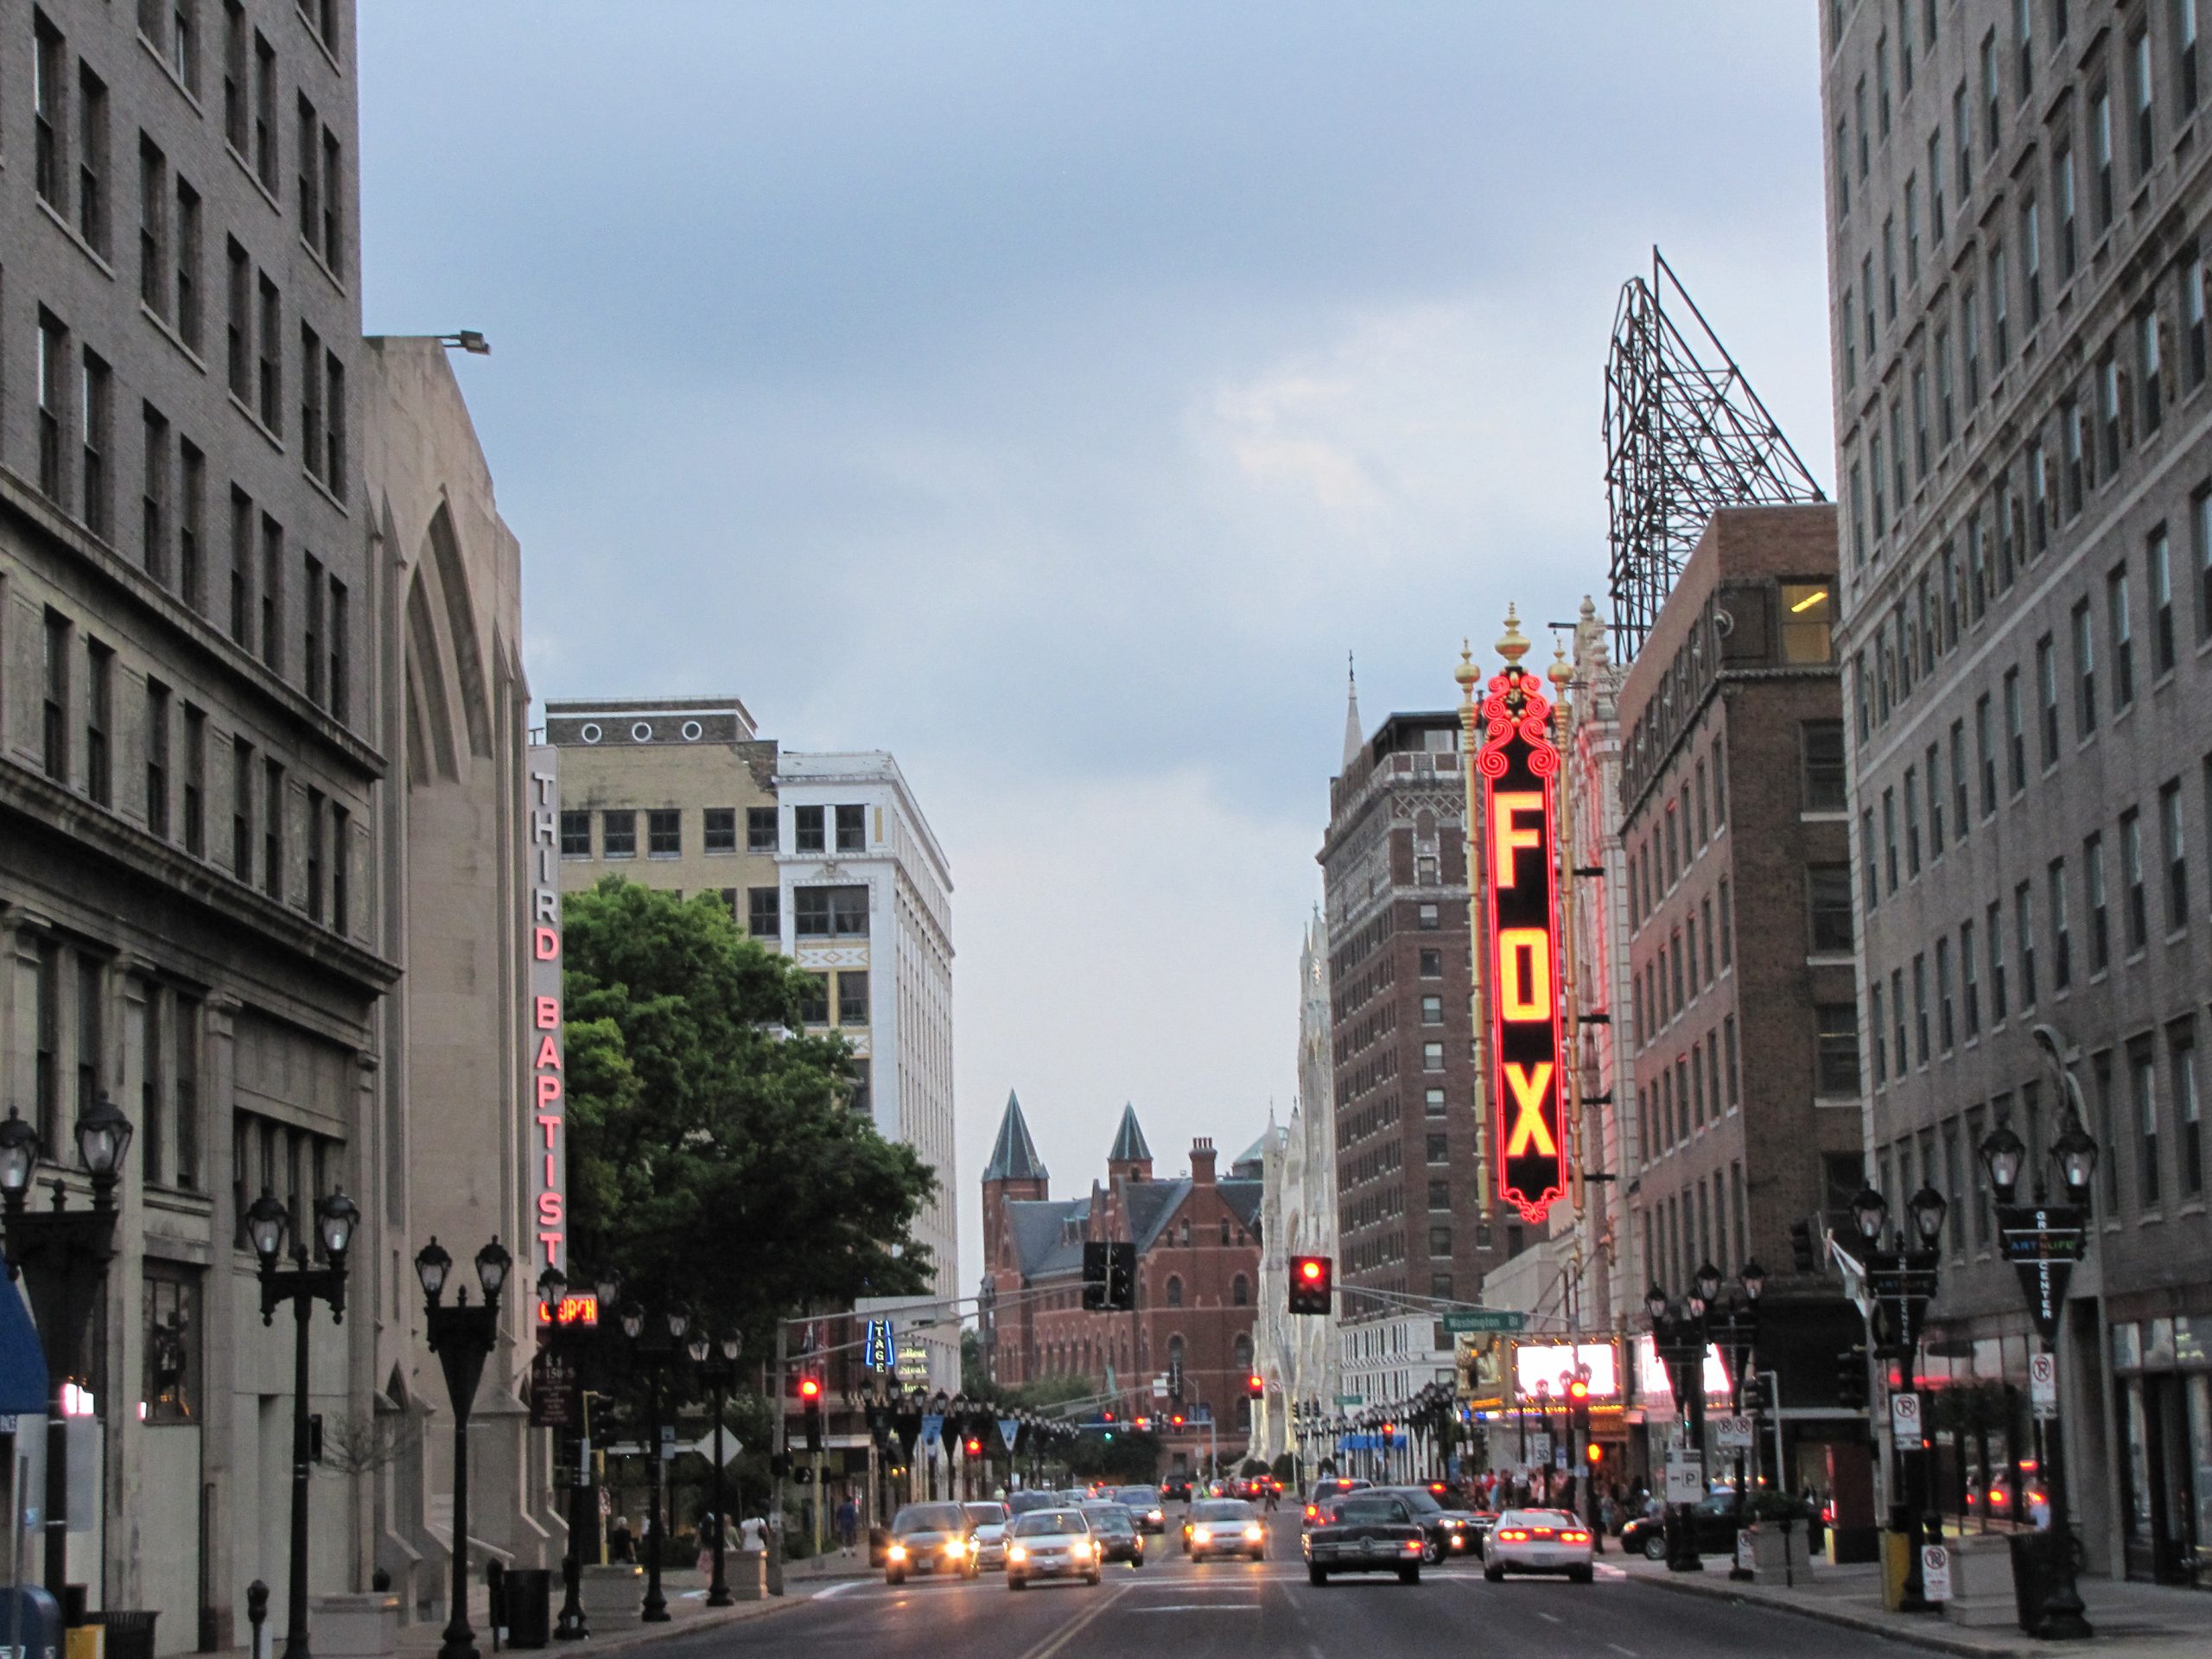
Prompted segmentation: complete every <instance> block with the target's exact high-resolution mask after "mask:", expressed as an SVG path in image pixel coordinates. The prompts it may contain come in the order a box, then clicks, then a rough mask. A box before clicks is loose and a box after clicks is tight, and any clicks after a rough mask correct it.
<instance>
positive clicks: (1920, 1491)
mask: <svg viewBox="0 0 2212 1659" xmlns="http://www.w3.org/2000/svg"><path fill="white" fill-rule="evenodd" d="M1949 1207H1950V1206H1949V1205H1948V1203H1947V1202H1946V1201H1945V1199H1944V1198H1943V1195H1942V1193H1940V1192H1937V1191H1936V1189H1935V1188H1934V1187H1933V1186H1930V1185H1926V1184H1925V1183H1923V1185H1922V1186H1921V1188H1920V1190H1919V1191H1918V1192H1915V1193H1914V1194H1913V1195H1912V1196H1911V1197H1910V1198H1907V1199H1906V1200H1905V1210H1906V1212H1907V1213H1908V1215H1909V1216H1910V1218H1911V1224H1912V1231H1913V1233H1914V1235H1915V1236H1916V1239H1917V1242H1918V1243H1919V1246H1920V1248H1919V1249H1910V1248H1905V1247H1906V1246H1907V1245H1908V1244H1909V1243H1910V1241H1909V1240H1907V1239H1906V1238H1905V1236H1904V1228H1903V1227H1902V1226H1899V1227H1897V1228H1895V1229H1894V1230H1892V1229H1891V1225H1890V1204H1889V1200H1888V1199H1887V1198H1884V1197H1883V1196H1882V1195H1881V1194H1880V1193H1878V1192H1875V1191H1874V1190H1873V1189H1872V1187H1868V1188H1866V1189H1865V1190H1863V1191H1862V1192H1860V1193H1859V1196H1858V1197H1857V1198H1853V1200H1852V1201H1851V1213H1852V1220H1853V1224H1855V1225H1856V1226H1857V1228H1858V1230H1859V1240H1860V1242H1861V1243H1863V1244H1864V1245H1865V1246H1866V1252H1865V1261H1866V1288H1867V1295H1868V1313H1867V1334H1868V1336H1869V1338H1871V1342H1870V1344H1869V1345H1870V1346H1871V1348H1872V1351H1873V1352H1874V1354H1875V1355H1876V1356H1877V1357H1880V1358H1884V1359H1891V1360H1895V1361H1897V1363H1898V1364H1899V1366H1900V1367H1901V1368H1902V1371H1903V1376H1904V1384H1903V1387H1904V1391H1910V1390H1911V1389H1913V1387H1914V1381H1913V1379H1914V1376H1915V1373H1916V1371H1917V1370H1918V1368H1919V1354H1920V1337H1921V1332H1922V1329H1923V1327H1924V1326H1925V1325H1926V1324H1927V1322H1928V1309H1929V1305H1930V1304H1931V1303H1933V1302H1934V1301H1935V1300H1936V1290H1937V1278H1938V1272H1939V1269H1940V1268H1942V1249H1941V1245H1942V1239H1943V1217H1944V1215H1945V1214H1946V1213H1947V1212H1948V1210H1949ZM1885 1231H1890V1232H1891V1241H1890V1246H1891V1247H1890V1248H1889V1249H1883V1248H1882V1244H1883V1235H1884V1233H1885ZM1896 1421H1897V1419H1896V1412H1895V1410H1894V1408H1892V1410H1891V1434H1890V1452H1891V1457H1890V1471H1891V1497H1890V1529H1891V1531H1892V1532H1902V1533H1904V1535H1905V1570H1904V1594H1903V1595H1902V1597H1901V1598H1900V1599H1899V1600H1898V1603H1897V1605H1898V1608H1899V1610H1900V1611H1904V1612H1909V1613H1924V1612H1936V1611H1941V1608H1940V1606H1939V1605H1938V1604H1936V1603H1935V1602H1931V1601H1929V1599H1927V1597H1926V1595H1925V1593H1924V1589H1925V1584H1924V1581H1923V1579H1922V1577H1921V1572H1920V1552H1921V1549H1922V1547H1923V1545H1924V1544H1925V1543H1926V1541H1927V1540H1928V1538H1929V1535H1931V1534H1932V1535H1934V1536H1936V1537H1937V1538H1941V1537H1942V1530H1943V1522H1942V1516H1937V1515H1931V1514H1929V1513H1927V1512H1926V1511H1927V1508H1928V1504H1929V1499H1930V1497H1931V1496H1932V1494H1933V1491H1934V1485H1935V1483H1934V1482H1933V1481H1931V1480H1929V1478H1928V1468H1927V1459H1926V1456H1925V1454H1924V1448H1923V1447H1922V1446H1905V1445H1904V1444H1903V1443H1902V1442H1901V1441H1899V1440H1898V1439H1897V1433H1896V1428H1895V1423H1896ZM1908 1457H1909V1458H1910V1464H1908V1462H1907V1461H1906V1460H1907V1459H1908ZM1908 1470H1910V1473H1911V1478H1910V1480H1908V1478H1907V1472H1908Z"/></svg>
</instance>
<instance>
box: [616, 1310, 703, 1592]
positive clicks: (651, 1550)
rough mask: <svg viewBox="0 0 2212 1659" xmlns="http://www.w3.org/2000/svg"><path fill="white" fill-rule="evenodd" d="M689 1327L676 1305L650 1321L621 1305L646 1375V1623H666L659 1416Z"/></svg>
mask: <svg viewBox="0 0 2212 1659" xmlns="http://www.w3.org/2000/svg"><path fill="white" fill-rule="evenodd" d="M690 1325H691V1315H690V1312H689V1311H688V1310H687V1309H685V1308H684V1307H683V1306H680V1305H679V1306H674V1307H671V1308H670V1309H669V1310H668V1312H667V1313H666V1314H665V1315H664V1317H663V1319H662V1320H660V1321H649V1320H648V1319H646V1317H645V1309H644V1308H643V1307H642V1306H639V1304H638V1303H636V1302H634V1301H632V1302H629V1303H626V1304H625V1305H624V1306H623V1309H622V1334H623V1335H624V1336H625V1337H627V1338H629V1339H630V1352H631V1357H632V1359H633V1360H634V1361H635V1363H636V1364H637V1367H638V1369H639V1371H640V1372H642V1373H644V1374H645V1411H646V1422H647V1429H648V1433H647V1434H646V1436H645V1455H646V1457H647V1458H648V1459H651V1460H652V1522H651V1524H650V1525H649V1526H648V1527H647V1528H646V1529H645V1605H644V1609H643V1611H642V1613H641V1615H640V1616H641V1617H642V1618H644V1619H645V1623H646V1624H666V1623H667V1622H668V1617H669V1613H668V1598H667V1597H666V1596H664V1595H663V1594H662V1593H661V1587H660V1571H661V1558H662V1556H663V1555H664V1554H665V1546H666V1535H667V1532H668V1516H667V1508H668V1465H667V1464H666V1463H665V1462H664V1460H663V1459H662V1457H661V1450H660V1431H661V1416H662V1412H663V1408H664V1404H665V1402H664V1399H663V1395H664V1390H665V1388H666V1381H667V1374H668V1371H669V1369H670V1367H671V1365H673V1364H674V1363H675V1361H676V1357H677V1344H679V1343H681V1342H682V1341H683V1333H684V1332H686V1331H687V1330H689V1329H690ZM649 1333H650V1334H649ZM664 1333H665V1334H664Z"/></svg>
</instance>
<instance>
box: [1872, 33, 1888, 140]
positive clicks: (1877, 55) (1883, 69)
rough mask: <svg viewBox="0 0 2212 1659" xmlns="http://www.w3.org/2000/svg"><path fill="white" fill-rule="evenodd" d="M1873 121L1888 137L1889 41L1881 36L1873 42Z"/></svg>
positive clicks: (1882, 134) (1886, 37)
mask: <svg viewBox="0 0 2212 1659" xmlns="http://www.w3.org/2000/svg"><path fill="white" fill-rule="evenodd" d="M1874 120H1875V125H1876V130H1878V132H1879V133H1880V135H1881V136H1882V137H1885V138H1887V137H1889V136H1890V41H1889V37H1888V36H1887V35H1883V36H1881V37H1879V38H1878V39H1877V40H1876V41H1875V42H1874Z"/></svg>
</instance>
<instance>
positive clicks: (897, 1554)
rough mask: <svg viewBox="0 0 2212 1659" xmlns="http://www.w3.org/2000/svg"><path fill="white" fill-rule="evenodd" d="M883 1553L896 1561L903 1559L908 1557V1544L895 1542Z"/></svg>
mask: <svg viewBox="0 0 2212 1659" xmlns="http://www.w3.org/2000/svg"><path fill="white" fill-rule="evenodd" d="M883 1553H884V1554H886V1555H887V1556H889V1557H890V1558H891V1559H892V1560H894V1561H903V1560H906V1545H904V1544H893V1545H892V1546H891V1548H888V1549H887V1550H885V1551H884V1552H883Z"/></svg>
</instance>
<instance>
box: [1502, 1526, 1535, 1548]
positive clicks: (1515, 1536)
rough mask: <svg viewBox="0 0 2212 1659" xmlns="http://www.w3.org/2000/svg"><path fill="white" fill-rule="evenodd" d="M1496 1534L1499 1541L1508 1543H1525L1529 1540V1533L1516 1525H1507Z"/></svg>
mask: <svg viewBox="0 0 2212 1659" xmlns="http://www.w3.org/2000/svg"><path fill="white" fill-rule="evenodd" d="M1498 1537H1499V1539H1500V1540H1501V1541H1503V1542H1505V1543H1509V1544H1525V1543H1527V1542H1528V1541H1529V1535H1528V1534H1527V1533H1525V1532H1523V1531H1522V1529H1520V1528H1518V1527H1508V1528H1507V1529H1505V1530H1504V1531H1503V1532H1501V1533H1499V1534H1498Z"/></svg>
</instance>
